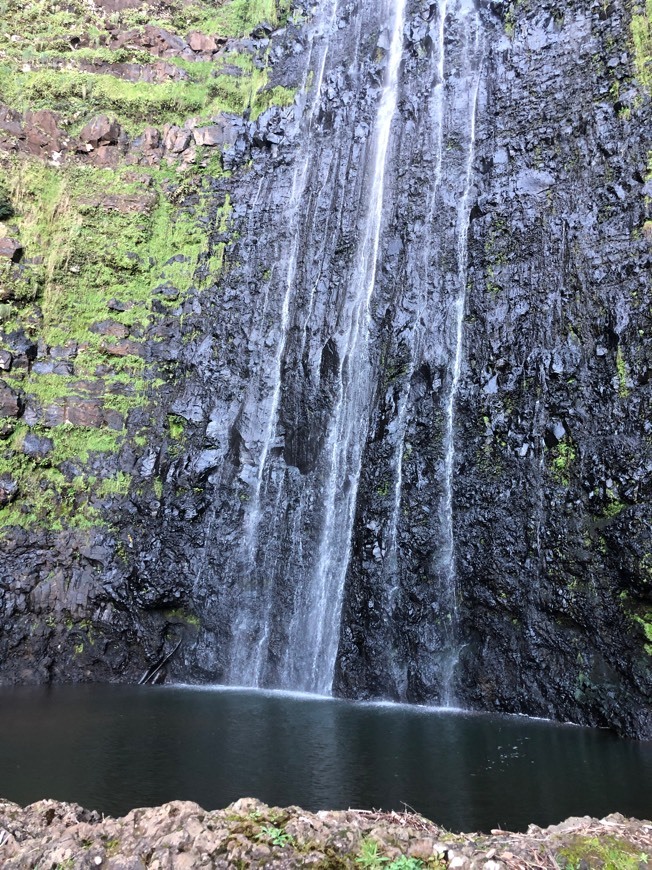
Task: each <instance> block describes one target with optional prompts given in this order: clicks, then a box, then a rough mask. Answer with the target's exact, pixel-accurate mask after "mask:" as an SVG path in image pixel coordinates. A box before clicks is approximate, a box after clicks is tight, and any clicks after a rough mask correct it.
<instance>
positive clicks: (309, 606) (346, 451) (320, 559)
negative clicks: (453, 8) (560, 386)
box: [290, 0, 405, 693]
mask: <svg viewBox="0 0 652 870" xmlns="http://www.w3.org/2000/svg"><path fill="white" fill-rule="evenodd" d="M404 25H405V0H398V2H396V4H395V9H394V18H393V23H392V35H391V41H390V46H389V53H388V60H387V70H386V73H385V80H384V84H383V89H382V94H381V98H380V103H379V108H378V114H377V118H376V128H375V133H374V139H375V141H374V152H375V156H374V160H373V169H372V174H371V182H370V189H369V192H368V197H369V204H368V207H367V211H366V215H365V217H364V220H363V224H362V227H361V233H360V235H361V240H360V242H359V244H358V250H357V254H356V263H355V270H354V272H353V275H352V276H351V285H350V291H349V292H350V296H351V303H350V307H349V312H348V317H349V318H350V319H349V322H348V323H347V324H344V325H343V328H341V329H340V332H339V334H338V335H337V345H338V357H339V360H340V363H339V368H338V372H337V384H338V386H337V394H338V395H337V401H336V404H335V408H334V412H333V416H332V421H331V425H330V429H329V433H328V438H327V442H326V444H327V446H326V453H327V456H328V463H329V465H328V474H327V476H326V481H325V484H324V489H323V497H324V501H325V513H324V519H323V526H322V530H321V535H320V541H319V549H318V556H317V563H316V571H315V573H314V575H313V577H312V578H311V579H310V582H309V585H308V588H307V590H306V594H305V596H304V598H303V601H302V603H301V607H300V609H298V611H297V612H296V614H295V616H294V619H293V620H292V624H291V627H290V641H291V646H292V647H294V648H297V649H298V648H299V647H301V649H302V654H301V656H300V657H299V664H300V667H301V670H302V675H303V679H304V686H303V687H304V688H306V689H308V690H311V691H316V692H322V693H325V692H330V689H331V686H332V681H333V670H334V666H335V657H336V655H337V646H338V640H339V614H340V611H341V606H342V597H343V591H344V582H345V579H346V572H347V568H348V564H349V556H350V546H351V535H352V531H353V522H354V518H355V509H356V500H357V492H358V485H359V480H360V465H361V461H362V450H363V448H364V443H365V440H366V434H367V423H366V420H367V418H368V403H369V393H370V389H369V383H368V376H369V374H370V368H369V358H368V342H369V331H370V325H371V324H370V303H371V299H372V295H373V291H374V287H375V284H376V268H377V264H378V251H379V244H380V235H381V228H382V218H383V206H384V194H385V172H386V163H387V154H388V148H389V141H390V131H391V126H392V121H393V119H394V115H395V112H396V106H397V101H398V88H399V68H400V64H401V57H402V53H403V30H404ZM294 666H295V662H293V663H292V666H291V669H294ZM293 677H294V678H295V679H301V674H299V673H297V672H295V673H293Z"/></svg>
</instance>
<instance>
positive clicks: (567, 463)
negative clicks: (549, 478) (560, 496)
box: [550, 439, 577, 486]
mask: <svg viewBox="0 0 652 870" xmlns="http://www.w3.org/2000/svg"><path fill="white" fill-rule="evenodd" d="M551 456H552V460H551V463H550V468H551V471H552V475H553V477H554V478H555V479H556V480H557V481H558V482H559V483H561V484H563V485H564V486H568V484H569V483H570V475H569V470H570V467H571V465H572V463H573V462H574V461H575V459H576V458H577V451H576V449H575V445H574V444H573V442H572V441H571V440H567V439H564V440H563V441H560V442H559V444H557V445H556V447H553V448H552V450H551Z"/></svg>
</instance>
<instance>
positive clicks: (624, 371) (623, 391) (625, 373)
mask: <svg viewBox="0 0 652 870" xmlns="http://www.w3.org/2000/svg"><path fill="white" fill-rule="evenodd" d="M616 372H617V373H618V395H619V396H620V398H621V399H626V398H627V396H629V387H628V386H627V382H628V380H629V366H628V365H627V363H626V361H625V357H624V356H623V352H622V348H621V347H620V345H619V346H618V350H617V351H616Z"/></svg>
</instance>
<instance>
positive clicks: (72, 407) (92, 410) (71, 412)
mask: <svg viewBox="0 0 652 870" xmlns="http://www.w3.org/2000/svg"><path fill="white" fill-rule="evenodd" d="M66 405H67V407H66V411H65V419H66V422H68V423H70V424H71V425H73V426H90V427H92V428H95V429H98V428H99V427H100V426H101V425H102V424H103V423H104V414H103V409H102V404H101V402H98V401H97V400H96V399H81V398H79V397H78V396H70V397H69V398H68V400H67V403H66Z"/></svg>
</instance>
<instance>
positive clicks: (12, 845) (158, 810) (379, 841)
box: [0, 798, 652, 870]
mask: <svg viewBox="0 0 652 870" xmlns="http://www.w3.org/2000/svg"><path fill="white" fill-rule="evenodd" d="M0 866H2V867H3V868H5V870H13V868H21V870H22V868H36V867H38V868H40V870H64V868H65V870H82V868H95V867H103V868H111V870H141V868H142V870H144V868H150V870H167V868H170V870H181V868H184V870H185V868H195V867H211V868H212V867H214V868H231V867H236V868H249V867H261V868H262V867H278V868H281V867H283V868H285V867H287V868H290V867H303V866H313V867H322V868H345V867H360V868H369V870H373V868H381V867H382V868H386V870H419V868H427V867H430V868H442V870H443V868H448V867H450V868H476V867H478V868H480V867H482V868H485V870H499V868H521V867H538V868H568V870H570V868H573V870H584V868H593V867H598V868H600V867H603V868H613V870H635V868H645V867H649V866H652V822H649V821H638V820H636V819H626V818H625V817H623V816H621V815H618V814H616V815H610V816H607V817H606V818H604V819H601V820H598V819H591V818H589V817H588V816H585V817H583V818H571V819H567V820H566V821H565V822H562V823H561V824H559V825H554V826H552V827H549V828H545V829H542V828H539V827H537V826H536V825H531V826H530V827H529V829H528V831H527V833H525V834H515V833H510V832H508V831H502V830H494V831H492V832H491V834H490V835H484V834H452V833H450V832H448V831H445V830H443V829H442V828H440V827H438V826H437V825H435V824H433V823H432V822H430V821H428V820H427V819H424V818H423V817H421V816H418V815H414V814H410V813H405V814H399V813H394V812H392V813H376V812H363V811H356V810H349V811H345V812H319V813H308V812H304V810H302V809H300V808H299V807H289V808H287V809H278V808H271V807H268V806H266V805H265V804H262V803H260V802H259V801H255V800H252V799H249V798H244V799H242V800H239V801H237V802H236V803H234V804H231V806H229V807H227V808H226V809H224V810H215V811H213V812H206V811H205V810H203V809H201V807H199V806H198V805H197V804H194V803H191V802H188V801H173V802H172V803H168V804H164V805H163V806H161V807H154V808H147V809H136V810H132V811H131V812H130V813H129V814H128V815H126V816H125V817H124V818H120V819H113V818H109V817H102V816H101V815H100V814H99V813H97V812H95V811H90V810H85V809H83V808H82V807H80V806H78V805H77V804H68V803H60V802H58V801H52V800H44V801H39V802H38V803H35V804H31V805H30V806H28V807H26V808H24V809H23V808H21V807H19V806H18V805H17V804H13V803H10V802H9V801H0Z"/></svg>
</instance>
